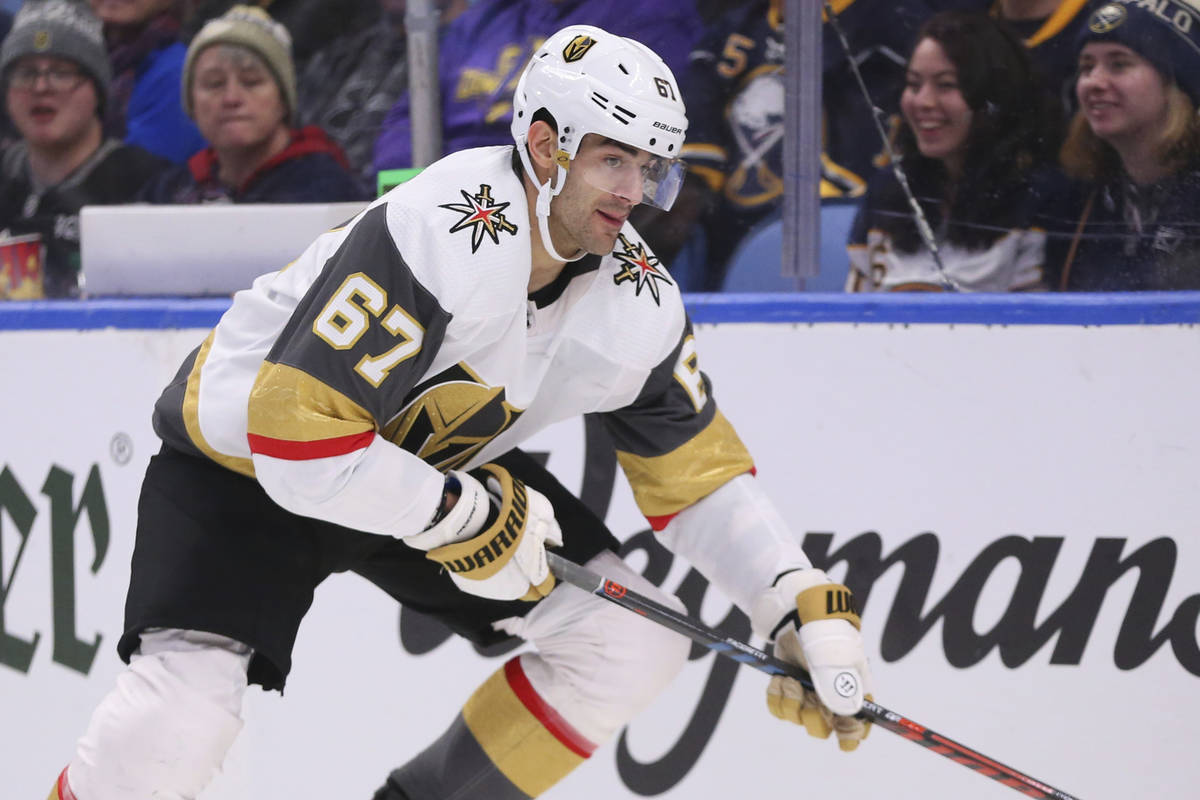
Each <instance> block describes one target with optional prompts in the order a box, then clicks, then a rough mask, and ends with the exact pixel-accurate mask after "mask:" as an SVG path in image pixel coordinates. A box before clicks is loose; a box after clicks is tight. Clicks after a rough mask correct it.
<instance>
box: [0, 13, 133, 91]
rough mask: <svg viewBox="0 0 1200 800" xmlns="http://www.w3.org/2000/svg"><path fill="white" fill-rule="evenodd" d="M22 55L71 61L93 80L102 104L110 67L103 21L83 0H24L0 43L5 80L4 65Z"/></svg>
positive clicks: (6, 71) (0, 60) (5, 71)
mask: <svg viewBox="0 0 1200 800" xmlns="http://www.w3.org/2000/svg"><path fill="white" fill-rule="evenodd" d="M22 56H54V57H57V58H65V59H67V60H68V61H74V62H75V63H76V64H78V65H79V66H80V67H81V68H82V69H83V71H84V72H86V73H87V75H88V77H89V78H91V79H92V81H93V82H94V83H95V84H96V95H97V97H98V99H99V100H100V107H101V108H103V107H104V103H105V101H106V100H107V99H108V85H109V82H110V81H111V80H112V67H111V66H110V65H109V61H108V50H107V49H106V48H105V46H104V33H103V25H102V24H101V22H100V20H99V18H97V17H96V15H95V14H94V13H92V9H91V8H90V7H89V6H88V4H87V3H86V2H79V1H78V0H25V4H24V5H22V6H21V8H20V10H19V11H17V15H16V17H14V18H13V25H12V30H10V31H9V32H8V36H6V37H4V44H3V45H0V74H3V75H4V76H5V80H7V78H8V68H9V67H10V66H11V65H12V63H13V62H14V61H16V60H17V59H18V58H21V57H22Z"/></svg>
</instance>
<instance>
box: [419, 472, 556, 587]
mask: <svg viewBox="0 0 1200 800" xmlns="http://www.w3.org/2000/svg"><path fill="white" fill-rule="evenodd" d="M455 481H457V483H458V484H459V498H458V501H457V502H456V503H455V504H454V505H453V507H451V508H450V509H449V511H447V512H446V513H445V516H444V517H442V518H441V519H438V520H436V521H435V523H434V524H432V525H431V526H430V527H429V528H427V529H425V530H424V531H422V532H421V533H418V534H415V535H413V536H408V537H405V539H404V541H405V542H406V543H407V544H409V545H411V546H413V547H416V548H419V549H421V550H426V551H427V554H426V557H427V558H429V559H431V560H433V561H436V562H438V563H439V564H441V565H442V566H443V567H445V568H446V569H447V570H448V571H449V572H450V579H451V580H452V581H454V585H455V586H457V587H458V588H459V589H461V590H463V591H464V592H467V593H469V594H473V595H477V596H479V597H487V598H490V599H492V600H528V601H531V602H532V601H536V600H540V599H542V598H543V597H545V596H546V595H548V594H550V590H551V589H553V588H554V576H553V575H551V574H550V568H549V565H547V563H546V549H545V548H546V545H547V544H550V545H553V546H556V547H557V546H560V545H562V531H561V530H560V529H559V526H558V522H557V521H556V520H555V519H554V508H553V507H552V506H551V505H550V501H549V500H547V499H546V497H545V495H543V494H542V493H541V492H538V491H537V490H536V489H531V488H529V487H528V486H526V485H525V484H524V483H522V482H521V481H519V480H517V479H516V478H514V477H513V476H512V475H511V474H510V473H509V472H508V470H506V469H504V468H503V467H500V466H497V465H496V464H484V465H483V466H482V467H480V468H479V469H476V470H472V471H471V472H469V473H467V472H459V471H452V472H451V473H450V474H449V475H448V476H447V484H448V488H450V487H451V486H452V485H453V482H455ZM481 481H482V483H481ZM485 484H486V488H485Z"/></svg>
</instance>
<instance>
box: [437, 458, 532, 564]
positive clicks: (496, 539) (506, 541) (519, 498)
mask: <svg viewBox="0 0 1200 800" xmlns="http://www.w3.org/2000/svg"><path fill="white" fill-rule="evenodd" d="M510 480H511V478H510ZM503 502H504V508H502V509H501V514H502V515H503V518H504V524H503V525H500V526H496V525H492V526H491V527H490V529H491V530H496V535H495V536H493V537H492V539H491V541H489V542H487V543H486V544H484V545H483V546H482V547H480V548H479V549H477V550H475V552H473V553H472V552H469V551H470V550H471V548H472V547H475V545H476V541H477V540H476V539H471V540H468V541H466V542H463V543H461V544H457V545H449V546H447V547H442V548H439V549H438V550H437V551H435V552H436V553H437V555H436V557H435V556H434V555H433V553H431V554H430V558H433V559H434V560H435V561H439V562H441V563H442V564H443V565H444V566H445V567H446V569H448V570H450V571H451V572H457V573H458V574H460V575H462V576H463V577H464V578H472V579H474V580H482V579H484V578H487V577H490V576H491V575H492V574H493V573H495V572H496V571H497V570H498V569H500V567H501V566H503V564H504V559H505V558H507V557H508V551H509V550H511V549H512V548H514V547H516V546H517V543H518V542H520V541H521V535H522V534H523V533H524V532H525V511H526V509H528V507H529V502H528V501H527V500H526V495H525V484H523V483H521V482H520V481H512V493H511V495H509V496H507V497H505V498H504V501H503ZM505 511H507V513H506V514H505V513H504V512H505ZM464 550H465V551H468V552H467V553H466V554H465V555H462V556H459V555H457V554H458V553H459V552H461V551H464Z"/></svg>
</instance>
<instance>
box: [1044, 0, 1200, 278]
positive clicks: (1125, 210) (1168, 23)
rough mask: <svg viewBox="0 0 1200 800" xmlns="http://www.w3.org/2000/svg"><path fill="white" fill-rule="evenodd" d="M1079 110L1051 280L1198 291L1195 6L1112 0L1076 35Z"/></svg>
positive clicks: (1199, 72) (1198, 35)
mask: <svg viewBox="0 0 1200 800" xmlns="http://www.w3.org/2000/svg"><path fill="white" fill-rule="evenodd" d="M1078 46H1079V76H1078V80H1077V83H1076V86H1075V89H1076V98H1077V99H1078V101H1079V111H1078V112H1077V113H1076V115H1075V118H1074V120H1073V121H1072V123H1071V131H1070V134H1069V136H1068V138H1067V141H1066V143H1065V145H1064V146H1063V150H1062V163H1063V167H1064V169H1065V170H1066V171H1067V173H1068V174H1069V175H1070V176H1072V177H1073V178H1076V179H1078V180H1080V181H1081V183H1080V184H1079V185H1077V186H1076V187H1074V188H1073V192H1072V193H1073V195H1074V197H1073V206H1074V207H1075V208H1078V209H1079V210H1078V213H1077V214H1076V215H1075V216H1074V217H1073V219H1071V220H1070V222H1069V224H1067V225H1065V226H1063V227H1064V230H1062V232H1061V234H1062V235H1061V236H1060V237H1059V242H1058V245H1057V246H1056V248H1055V252H1056V253H1058V254H1060V257H1059V258H1056V259H1054V260H1052V261H1051V266H1052V267H1053V269H1054V276H1053V282H1052V286H1053V287H1054V288H1060V289H1069V290H1077V291H1123V290H1163V289H1200V216H1198V214H1197V209H1200V116H1198V115H1197V108H1198V106H1200V5H1198V4H1197V3H1196V2H1194V0H1162V2H1161V3H1159V4H1158V5H1156V6H1154V7H1153V8H1151V7H1149V6H1147V5H1146V4H1145V3H1135V2H1130V1H1129V0H1126V1H1125V2H1110V3H1107V4H1105V5H1102V6H1100V7H1099V8H1098V9H1096V11H1094V12H1093V13H1092V15H1091V17H1090V18H1089V21H1088V25H1087V27H1086V28H1085V29H1084V31H1083V32H1082V34H1081V35H1080V37H1079V40H1078Z"/></svg>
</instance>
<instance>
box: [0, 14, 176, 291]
mask: <svg viewBox="0 0 1200 800" xmlns="http://www.w3.org/2000/svg"><path fill="white" fill-rule="evenodd" d="M0 75H2V76H3V86H4V99H5V107H6V109H7V111H8V114H9V116H10V117H11V118H12V121H13V124H14V126H15V127H16V129H17V132H18V133H19V134H20V139H18V140H17V141H16V142H13V143H12V144H10V145H9V146H7V147H6V148H4V150H3V151H2V153H0V232H7V233H8V234H10V235H14V236H16V235H25V234H36V235H39V236H40V237H41V247H42V258H41V272H42V289H43V293H44V294H45V296H47V297H64V296H75V295H77V294H79V291H80V285H79V284H80V280H79V272H80V269H79V268H80V263H79V262H80V258H79V211H80V209H81V208H82V207H83V206H84V205H110V204H116V203H124V202H129V201H131V200H132V199H133V198H134V196H135V195H136V194H137V192H138V191H139V190H140V189H141V187H142V184H144V183H145V182H146V181H147V180H149V178H150V177H151V176H153V175H156V174H158V172H160V171H161V170H162V169H164V168H165V167H166V166H167V162H166V161H164V160H163V159H160V158H159V157H157V156H154V155H152V154H150V153H148V152H146V151H145V150H142V149H141V148H139V147H135V146H131V145H125V144H122V143H121V142H119V141H117V140H115V139H106V138H105V135H104V131H103V124H102V122H101V120H102V118H103V114H104V107H105V103H106V102H107V98H108V86H109V80H110V71H109V65H108V55H107V53H106V52H105V50H104V40H103V38H102V36H101V26H100V21H99V20H98V19H97V18H96V17H95V15H94V14H93V13H92V12H91V10H90V9H89V8H88V7H87V6H86V5H84V4H81V3H78V2H71V0H28V1H27V2H26V3H25V4H24V5H23V6H22V7H21V10H20V11H19V12H18V13H17V15H16V18H15V19H14V20H13V27H12V30H11V31H10V32H9V34H8V36H7V37H5V39H4V43H3V45H0Z"/></svg>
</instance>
